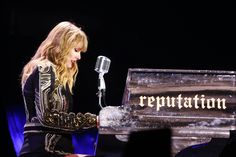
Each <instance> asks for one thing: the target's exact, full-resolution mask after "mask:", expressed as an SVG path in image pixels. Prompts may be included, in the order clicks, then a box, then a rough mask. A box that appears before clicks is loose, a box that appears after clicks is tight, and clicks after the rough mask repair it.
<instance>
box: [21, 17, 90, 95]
mask: <svg viewBox="0 0 236 157" xmlns="http://www.w3.org/2000/svg"><path fill="white" fill-rule="evenodd" d="M79 43H82V47H81V48H82V49H81V52H86V51H87V47H88V38H87V35H86V34H85V33H84V31H82V30H81V28H79V27H77V26H76V25H74V24H73V23H71V22H68V21H63V22H60V23H59V24H57V25H56V26H55V27H54V28H53V29H52V30H51V31H50V33H49V34H48V36H47V38H46V39H45V40H44V41H43V42H42V43H41V44H40V46H39V47H38V49H37V51H36V53H35V55H34V56H33V57H32V58H31V60H30V61H29V62H28V63H27V64H26V65H25V66H24V68H23V70H22V74H21V85H22V87H23V85H24V83H25V81H26V80H27V78H28V77H29V75H30V74H31V73H32V72H33V70H34V69H35V68H36V66H37V65H38V64H39V63H40V62H42V61H45V60H49V61H50V62H52V63H53V64H54V65H55V67H56V68H55V70H56V76H57V78H58V80H59V82H60V83H61V84H62V85H63V86H64V87H65V88H66V86H67V85H68V86H69V89H70V92H71V93H72V87H73V86H74V83H75V80H76V76H77V73H78V71H79V69H78V66H77V64H76V63H75V64H74V63H73V64H72V67H71V68H67V66H66V59H67V56H68V55H69V53H70V51H71V50H72V49H73V48H75V47H76V46H77V45H78V44H79Z"/></svg>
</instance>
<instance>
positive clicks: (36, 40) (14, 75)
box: [1, 0, 236, 156]
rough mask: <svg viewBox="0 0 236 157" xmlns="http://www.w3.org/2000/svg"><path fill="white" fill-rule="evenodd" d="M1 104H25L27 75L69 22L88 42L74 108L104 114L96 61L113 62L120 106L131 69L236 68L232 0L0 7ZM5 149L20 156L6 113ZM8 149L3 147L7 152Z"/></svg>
mask: <svg viewBox="0 0 236 157" xmlns="http://www.w3.org/2000/svg"><path fill="white" fill-rule="evenodd" d="M1 7H2V9H1V12H2V13H1V16H3V18H2V22H1V23H2V24H1V25H2V34H3V36H2V37H4V38H2V47H3V48H4V49H2V52H1V57H2V62H1V65H2V66H1V67H2V71H3V73H2V74H1V78H2V79H3V82H2V87H3V88H2V91H3V92H2V93H3V95H2V96H1V97H2V98H1V101H2V102H3V103H2V104H1V105H2V107H4V109H5V108H6V107H9V106H12V105H21V106H23V99H22V96H21V87H20V77H19V76H20V73H21V70H22V68H23V66H24V64H25V63H27V62H28V60H29V59H30V58H31V57H32V56H33V54H34V53H35V50H36V49H37V47H38V46H39V44H40V43H41V42H42V41H43V40H44V39H45V37H46V35H47V34H48V33H49V31H50V30H51V29H52V28H53V27H54V26H55V25H56V24H57V23H58V22H61V21H64V20H67V21H72V22H75V23H76V24H77V25H78V26H80V27H82V29H83V30H84V31H85V32H86V33H87V35H88V37H89V49H88V52H87V53H85V54H82V60H81V61H79V63H78V64H79V68H80V72H79V74H78V78H77V83H76V86H75V88H74V101H75V110H76V111H80V112H87V111H89V112H92V113H96V114H98V112H99V110H100V108H99V106H98V98H97V96H96V92H97V78H98V74H97V73H96V72H95V71H94V66H95V62H96V59H97V56H99V55H104V56H107V57H108V58H110V59H111V66H110V69H109V73H107V74H105V76H104V78H105V81H106V87H107V88H106V89H107V90H106V102H107V105H111V106H113V105H114V106H117V105H121V101H122V96H123V90H124V87H125V81H126V75H127V71H128V68H155V69H198V70H200V69H203V70H235V69H236V65H235V57H234V56H235V54H234V53H235V44H234V42H235V28H236V27H235V15H236V14H235V6H234V5H233V1H221V2H220V1H207V0H205V1H195V0H194V1H193V0H186V1H176V0H173V1H167V0H164V1H161V2H159V1H157V2H154V1H153V2H148V1H140V2H135V1H133V2H132V1H130V2H129V1H126V2H122V1H108V2H105V1H95V2H94V1H89V0H87V1H85V0H84V1H80V0H77V1H70V0H66V1H55V2H53V1H29V2H28V1H20V2H15V1H12V0H9V1H2V2H1ZM4 109H3V110H1V111H2V114H1V116H2V117H1V118H2V119H3V129H2V130H3V132H2V135H3V140H1V141H3V142H4V143H3V146H4V147H3V148H6V150H9V152H8V154H9V155H8V156H14V155H13V152H12V151H13V148H12V146H11V142H10V137H9V133H8V130H7V122H6V117H5V110H4ZM6 143H7V144H6ZM2 150H4V149H2Z"/></svg>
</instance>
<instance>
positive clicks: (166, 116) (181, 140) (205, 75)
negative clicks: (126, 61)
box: [99, 68, 236, 156]
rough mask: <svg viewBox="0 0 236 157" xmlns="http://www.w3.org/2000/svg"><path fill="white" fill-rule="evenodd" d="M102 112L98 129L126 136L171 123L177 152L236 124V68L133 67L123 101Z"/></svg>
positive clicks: (224, 135) (125, 138) (226, 132)
mask: <svg viewBox="0 0 236 157" xmlns="http://www.w3.org/2000/svg"><path fill="white" fill-rule="evenodd" d="M99 116H100V128H99V134H101V135H114V136H115V137H116V139H117V140H120V141H124V142H127V141H128V137H129V135H130V133H131V132H133V131H141V130H149V129H162V128H170V129H171V132H172V134H171V141H172V142H171V154H172V156H175V155H176V154H177V153H178V152H179V151H181V150H182V149H184V148H187V147H188V146H192V145H197V144H201V143H206V142H209V141H210V140H211V139H212V138H229V136H230V131H231V130H235V129H236V126H235V122H236V121H235V120H236V119H235V118H236V71H223V70H184V69H138V68H130V69H128V74H127V80H126V85H125V89H124V94H123V100H122V104H121V105H120V106H106V107H104V108H102V109H101V110H100V112H99ZM157 140H158V139H157Z"/></svg>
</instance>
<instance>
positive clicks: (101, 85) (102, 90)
mask: <svg viewBox="0 0 236 157" xmlns="http://www.w3.org/2000/svg"><path fill="white" fill-rule="evenodd" d="M103 75H104V73H99V77H98V79H99V81H98V83H99V85H98V93H97V95H98V103H99V106H100V107H101V109H102V108H103V105H102V97H103V102H104V105H106V103H105V89H106V85H105V81H104V78H103Z"/></svg>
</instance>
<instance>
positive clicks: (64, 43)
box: [19, 21, 98, 157]
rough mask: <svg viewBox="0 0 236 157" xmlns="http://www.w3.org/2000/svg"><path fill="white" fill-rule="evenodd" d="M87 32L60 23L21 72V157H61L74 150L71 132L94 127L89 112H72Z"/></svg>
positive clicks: (94, 122) (94, 116)
mask: <svg viewBox="0 0 236 157" xmlns="http://www.w3.org/2000/svg"><path fill="white" fill-rule="evenodd" d="M87 46H88V40H87V36H86V34H85V33H84V32H83V31H82V30H81V28H78V27H77V26H76V25H74V24H72V23H71V22H67V21H65V22H60V23H59V24H57V25H56V26H55V27H54V28H53V29H52V30H51V31H50V33H49V34H48V36H47V38H46V39H45V40H44V41H43V42H42V43H41V45H40V46H39V48H38V50H37V51H36V53H35V55H34V56H33V57H32V58H31V60H30V61H29V62H28V63H27V64H26V65H25V66H24V68H23V71H22V81H21V84H22V93H23V98H24V103H25V113H26V124H25V126H24V143H23V146H22V149H21V151H20V155H19V156H20V157H41V156H42V157H61V156H66V155H69V154H72V153H73V146H72V137H71V134H70V133H71V132H72V131H76V130H80V129H88V128H92V127H97V124H98V123H97V122H98V118H97V116H96V115H95V114H91V113H85V114H82V113H77V114H75V113H73V112H72V103H73V102H72V88H73V85H74V83H75V80H76V75H77V73H78V66H77V63H76V61H78V60H80V59H81V53H82V52H86V50H87Z"/></svg>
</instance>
